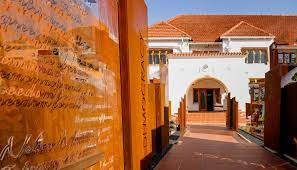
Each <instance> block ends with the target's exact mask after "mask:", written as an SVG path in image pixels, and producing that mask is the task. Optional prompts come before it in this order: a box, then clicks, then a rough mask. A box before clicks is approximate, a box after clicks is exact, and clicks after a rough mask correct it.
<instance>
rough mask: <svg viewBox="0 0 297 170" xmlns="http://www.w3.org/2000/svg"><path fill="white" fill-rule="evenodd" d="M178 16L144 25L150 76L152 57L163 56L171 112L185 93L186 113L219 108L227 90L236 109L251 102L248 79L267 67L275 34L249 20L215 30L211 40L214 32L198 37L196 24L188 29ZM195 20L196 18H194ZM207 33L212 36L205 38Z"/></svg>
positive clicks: (260, 74)
mask: <svg viewBox="0 0 297 170" xmlns="http://www.w3.org/2000/svg"><path fill="white" fill-rule="evenodd" d="M182 17H183V16H180V17H177V18H174V19H172V20H169V21H168V22H161V23H157V24H155V25H153V26H151V28H150V29H149V48H150V78H159V77H158V73H159V72H158V69H159V67H158V64H159V62H161V61H157V60H156V58H160V56H162V54H164V56H163V57H166V59H163V61H164V62H165V63H164V64H166V65H167V68H168V97H169V101H171V102H172V113H177V110H178V107H179V102H180V101H181V98H182V97H184V96H185V95H186V100H187V110H188V111H189V112H197V111H221V110H225V109H226V103H225V101H224V99H225V97H226V95H227V94H228V93H230V94H231V97H235V98H236V100H237V101H238V103H239V109H240V110H242V111H245V105H246V103H250V102H252V101H254V100H256V99H255V98H254V95H251V82H255V81H256V82H257V80H263V79H264V78H265V73H266V72H268V71H269V69H270V65H269V63H270V46H271V45H272V44H273V43H275V41H276V40H275V38H276V36H275V35H273V34H271V33H269V32H267V31H266V30H264V29H262V28H259V27H257V26H254V25H253V24H252V23H248V22H246V21H239V22H238V23H237V22H234V23H236V24H234V25H233V26H232V27H230V26H229V28H228V29H227V28H225V30H223V31H224V32H223V31H221V32H220V33H217V34H216V36H217V37H216V38H215V39H214V38H213V37H214V34H209V35H208V34H207V33H206V35H201V36H200V35H198V34H204V33H205V32H203V30H201V32H199V29H200V26H199V25H198V26H197V25H196V27H197V29H196V30H195V26H192V27H193V28H192V30H191V29H189V28H187V21H184V23H178V24H176V22H177V21H176V20H178V19H179V20H182V19H180V18H182ZM222 17H224V16H222ZM196 18H198V21H197V22H200V21H199V19H200V18H199V16H198V17H196ZM174 24H176V25H174ZM228 24H229V23H228ZM182 28H185V29H182ZM188 30H190V31H188ZM193 30H195V31H193ZM209 31H212V30H209ZM194 34H195V35H194ZM207 36H209V37H211V38H212V39H214V40H213V41H209V39H211V38H209V39H208V37H207ZM197 37H198V38H197ZM199 39H201V41H200V40H199ZM164 51H165V52H164ZM161 53H162V54H161ZM161 60H162V59H161ZM156 61H157V62H156ZM256 93H257V94H259V96H260V97H258V98H262V100H263V98H264V96H263V94H262V97H261V94H260V93H263V89H262V90H261V89H260V90H258V91H256Z"/></svg>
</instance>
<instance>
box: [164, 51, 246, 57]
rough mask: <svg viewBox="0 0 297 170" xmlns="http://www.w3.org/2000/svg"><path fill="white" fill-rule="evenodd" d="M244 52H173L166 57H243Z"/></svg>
mask: <svg viewBox="0 0 297 170" xmlns="http://www.w3.org/2000/svg"><path fill="white" fill-rule="evenodd" d="M244 56H246V54H244V53H241V52H236V53H235V52H234V53H223V52H211V53H173V54H168V57H198V58H204V57H206V58H210V57H244Z"/></svg>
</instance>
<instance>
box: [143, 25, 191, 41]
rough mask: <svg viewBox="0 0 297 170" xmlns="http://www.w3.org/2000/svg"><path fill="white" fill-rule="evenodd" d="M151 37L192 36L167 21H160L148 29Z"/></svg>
mask: <svg viewBox="0 0 297 170" xmlns="http://www.w3.org/2000/svg"><path fill="white" fill-rule="evenodd" d="M148 35H149V37H187V38H191V37H190V36H189V35H188V34H187V33H186V32H184V31H182V30H180V29H178V28H176V27H175V26H173V25H171V24H169V23H167V22H159V23H157V24H154V25H152V26H151V27H150V28H149V31H148Z"/></svg>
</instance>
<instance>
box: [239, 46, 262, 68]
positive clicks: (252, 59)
mask: <svg viewBox="0 0 297 170" xmlns="http://www.w3.org/2000/svg"><path fill="white" fill-rule="evenodd" d="M242 52H243V53H244V54H247V58H246V60H245V62H246V63H248V64H252V63H264V64H267V50H264V49H257V48H255V49H254V48H251V49H250V48H247V49H242Z"/></svg>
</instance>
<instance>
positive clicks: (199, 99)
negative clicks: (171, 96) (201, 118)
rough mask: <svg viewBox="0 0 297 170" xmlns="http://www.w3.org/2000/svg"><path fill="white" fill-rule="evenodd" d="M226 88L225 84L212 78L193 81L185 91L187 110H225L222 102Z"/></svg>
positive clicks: (224, 104)
mask: <svg viewBox="0 0 297 170" xmlns="http://www.w3.org/2000/svg"><path fill="white" fill-rule="evenodd" d="M226 94H227V90H226V87H225V85H224V84H223V83H222V82H220V81H219V80H216V79H213V78H203V79H199V80H197V81H195V82H194V83H193V84H192V85H191V86H190V87H189V89H188V92H187V101H188V102H187V110H188V112H205V111H207V112H213V111H224V110H226V103H224V99H225V96H226Z"/></svg>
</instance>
